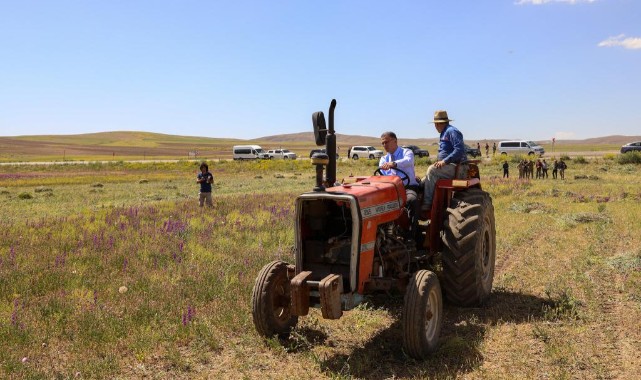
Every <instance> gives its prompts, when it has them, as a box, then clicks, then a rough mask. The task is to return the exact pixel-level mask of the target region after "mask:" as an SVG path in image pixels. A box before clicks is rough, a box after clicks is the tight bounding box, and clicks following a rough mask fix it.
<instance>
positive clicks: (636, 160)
mask: <svg viewBox="0 0 641 380" xmlns="http://www.w3.org/2000/svg"><path fill="white" fill-rule="evenodd" d="M617 162H618V163H619V164H641V152H627V153H624V154H619V155H618V156H617Z"/></svg>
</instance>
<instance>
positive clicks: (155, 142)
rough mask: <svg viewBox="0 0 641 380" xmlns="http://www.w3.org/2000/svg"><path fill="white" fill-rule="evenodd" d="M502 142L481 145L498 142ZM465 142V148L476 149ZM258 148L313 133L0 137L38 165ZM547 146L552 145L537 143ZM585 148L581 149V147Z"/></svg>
mask: <svg viewBox="0 0 641 380" xmlns="http://www.w3.org/2000/svg"><path fill="white" fill-rule="evenodd" d="M499 140H500V139H492V140H482V141H481V144H485V141H489V142H492V141H499ZM437 141H438V139H436V138H430V139H400V140H399V142H400V144H414V145H418V146H421V147H425V148H428V150H430V151H432V153H434V151H435V148H434V145H436V143H437ZM630 141H641V136H620V135H612V136H604V137H598V138H590V139H585V140H557V141H556V146H557V147H560V146H570V145H571V146H573V147H576V148H575V149H574V150H575V151H583V150H592V151H594V150H599V151H618V147H619V146H621V145H623V144H625V143H627V142H630ZM379 142H380V140H379V137H378V136H359V135H343V134H337V145H338V147H339V149H344V151H346V150H347V148H348V147H350V146H352V145H364V144H365V145H373V146H378V145H379ZM476 142H477V141H476V140H471V141H470V140H468V141H467V143H468V144H476ZM248 143H251V144H257V145H261V146H262V147H263V148H264V149H272V148H279V147H283V148H289V149H291V150H292V151H294V152H296V153H297V154H298V155H299V156H302V157H305V156H306V155H307V154H308V152H309V149H311V148H314V147H315V145H314V135H313V133H312V132H301V133H291V134H283V135H272V136H264V137H260V138H257V139H251V140H244V139H230V138H208V137H199V136H198V137H196V136H179V135H168V134H161V133H151V132H136V131H116V132H99V133H87V134H77V135H39V136H15V137H0V161H3V162H13V161H41V160H45V161H46V160H54V161H58V160H113V159H116V160H134V159H180V158H200V157H202V158H230V157H231V148H232V146H233V145H238V144H248ZM540 143H541V144H542V145H544V146H545V145H550V143H551V142H550V141H541V142H540ZM582 146H583V147H586V148H585V149H583V148H581V147H582Z"/></svg>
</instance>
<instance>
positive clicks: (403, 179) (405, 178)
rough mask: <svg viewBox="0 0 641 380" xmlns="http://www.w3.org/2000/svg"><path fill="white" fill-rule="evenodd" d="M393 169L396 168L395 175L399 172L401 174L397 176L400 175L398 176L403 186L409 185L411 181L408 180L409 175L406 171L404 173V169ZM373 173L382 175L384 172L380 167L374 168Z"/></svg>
mask: <svg viewBox="0 0 641 380" xmlns="http://www.w3.org/2000/svg"><path fill="white" fill-rule="evenodd" d="M394 170H396V173H397V175H398V174H399V173H400V174H402V176H400V175H399V176H398V177H400V178H401V181H403V186H404V187H407V186H409V185H410V182H411V180H410V176H409V175H407V173H405V172H404V171H402V170H401V169H399V168H394ZM374 175H384V174H383V172H382V171H381V168H376V170H374Z"/></svg>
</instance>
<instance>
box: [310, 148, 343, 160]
mask: <svg viewBox="0 0 641 380" xmlns="http://www.w3.org/2000/svg"><path fill="white" fill-rule="evenodd" d="M326 152H327V150H326V149H325V148H322V149H312V150H310V151H309V158H312V156H313V155H314V153H326ZM339 157H340V156H339V155H338V153H336V158H339Z"/></svg>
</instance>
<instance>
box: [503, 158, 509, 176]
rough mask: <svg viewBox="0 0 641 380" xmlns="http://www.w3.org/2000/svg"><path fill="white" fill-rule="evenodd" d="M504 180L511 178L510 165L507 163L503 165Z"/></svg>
mask: <svg viewBox="0 0 641 380" xmlns="http://www.w3.org/2000/svg"><path fill="white" fill-rule="evenodd" d="M503 178H510V165H509V164H508V163H507V161H505V162H504V163H503Z"/></svg>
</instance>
